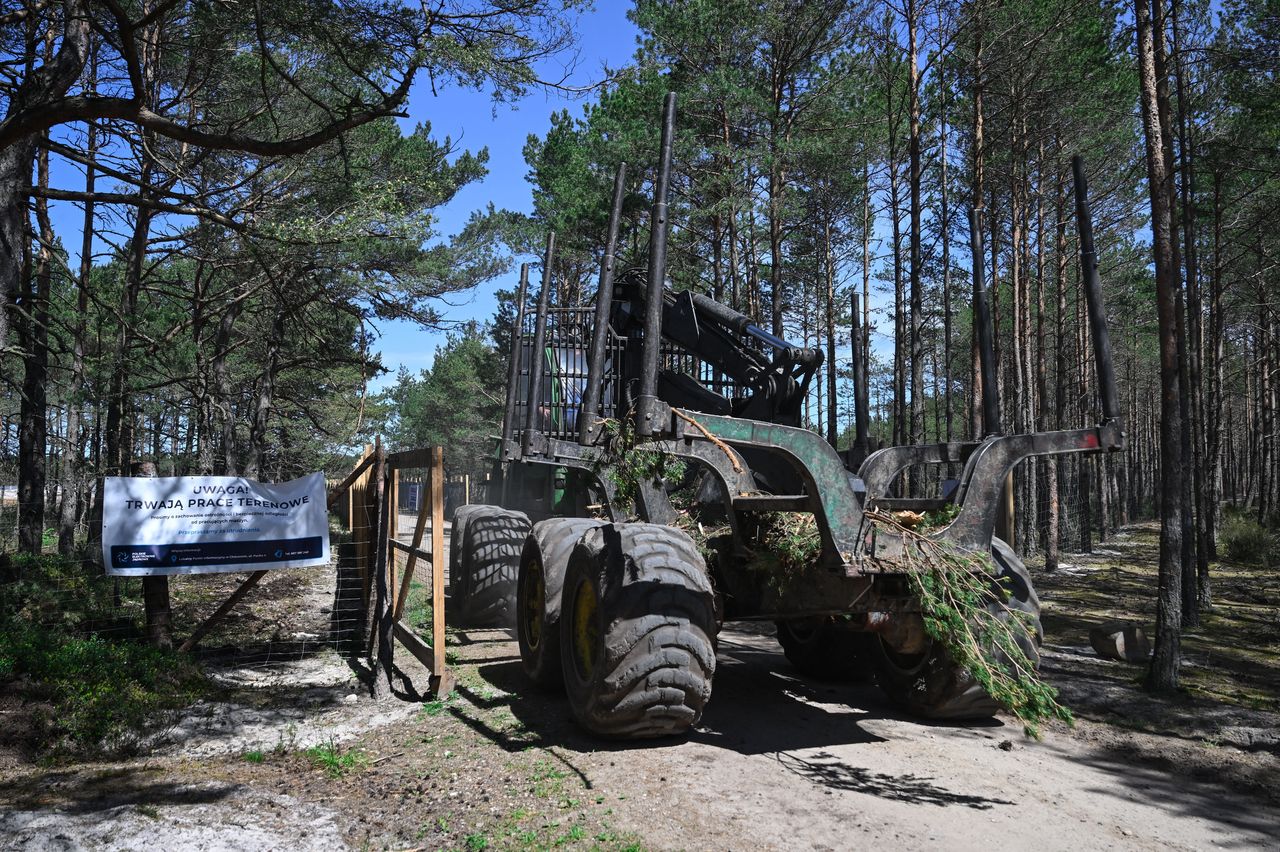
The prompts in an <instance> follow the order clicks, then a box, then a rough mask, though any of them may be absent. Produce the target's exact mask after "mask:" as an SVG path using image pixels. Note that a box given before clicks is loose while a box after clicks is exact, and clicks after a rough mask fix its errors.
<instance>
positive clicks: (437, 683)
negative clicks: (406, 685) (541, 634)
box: [329, 439, 453, 695]
mask: <svg viewBox="0 0 1280 852" xmlns="http://www.w3.org/2000/svg"><path fill="white" fill-rule="evenodd" d="M443 460H444V453H443V450H442V449H441V448H440V447H429V448H423V449H417V450H405V451H403V452H397V453H387V452H385V451H384V450H383V448H382V442H381V439H379V440H378V442H377V443H376V444H375V445H374V446H366V447H365V452H364V455H363V456H362V457H361V458H360V460H359V461H358V462H357V463H356V466H355V468H354V469H353V470H352V471H351V473H349V474H348V475H347V476H346V478H345V479H343V480H342V482H340V483H339V484H338V485H336V486H335V487H334V488H333V490H331V491H330V492H329V508H330V509H331V510H338V511H341V510H344V509H345V512H344V514H345V516H346V521H347V528H348V529H349V530H350V531H351V537H352V545H351V546H352V550H353V554H354V556H355V559H356V562H357V564H358V565H359V569H360V578H361V583H362V587H363V600H364V606H365V612H368V611H369V604H370V603H372V604H373V612H372V618H371V620H370V630H369V634H368V639H367V642H366V644H365V654H366V656H368V657H369V658H370V663H371V665H374V666H375V667H376V675H375V677H376V679H377V680H378V681H379V682H381V679H382V678H385V679H386V683H387V685H388V686H390V685H391V683H392V676H393V671H394V666H395V649H396V645H397V643H398V644H399V645H401V646H402V647H403V648H404V649H405V650H406V651H408V652H409V653H410V654H412V655H413V656H414V657H415V658H416V659H417V660H418V662H420V663H421V664H422V665H423V666H424V667H426V669H427V671H428V672H429V673H430V682H429V689H430V692H431V693H432V694H433V695H444V694H447V693H448V692H449V691H450V690H451V689H452V688H453V676H452V673H450V671H449V669H448V664H447V662H446V660H445V629H444V628H445V610H444V602H445V601H444V571H445V564H446V559H447V555H446V553H445V550H444V484H445V477H444V461H443ZM408 470H415V471H422V472H425V477H423V476H421V475H420V476H417V477H415V480H416V482H415V487H419V488H421V486H423V485H425V488H421V491H422V492H425V493H418V494H417V495H416V499H415V500H413V501H412V503H411V505H413V507H414V508H416V510H417V512H416V518H415V519H414V523H413V533H412V537H411V541H410V542H407V543H406V542H403V541H401V540H400V532H401V531H400V515H401V511H400V509H401V499H400V498H401V494H400V485H401V476H402V473H403V472H404V471H408ZM424 479H425V482H424V481H423V480H424ZM344 498H345V499H344ZM428 530H429V531H430V535H431V547H430V550H426V549H424V548H423V546H422V544H423V538H424V537H425V536H426V534H427V532H428ZM402 565H403V567H402ZM419 565H425V566H426V567H427V568H428V570H429V572H430V573H429V575H428V582H427V583H426V584H424V585H425V586H426V587H427V588H429V589H430V618H429V622H430V629H431V638H430V641H427V640H425V639H424V638H423V637H421V636H419V635H418V633H417V632H416V630H415V629H414V626H413V625H412V624H410V623H408V622H407V621H406V619H405V609H406V605H407V603H408V600H409V595H410V593H411V591H412V589H413V588H414V578H415V573H416V572H417V569H418V566H419Z"/></svg>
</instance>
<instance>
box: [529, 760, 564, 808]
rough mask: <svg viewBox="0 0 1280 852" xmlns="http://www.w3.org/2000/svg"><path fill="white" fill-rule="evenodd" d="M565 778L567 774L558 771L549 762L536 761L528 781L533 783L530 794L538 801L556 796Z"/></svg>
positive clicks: (560, 770)
mask: <svg viewBox="0 0 1280 852" xmlns="http://www.w3.org/2000/svg"><path fill="white" fill-rule="evenodd" d="M567 777H568V774H567V773H566V772H565V771H564V770H563V769H558V768H557V767H556V766H555V764H553V763H551V761H549V760H537V761H535V762H534V764H533V772H532V773H531V776H530V780H531V781H533V787H532V789H531V791H530V792H532V793H533V795H535V796H537V797H538V798H540V799H547V798H550V797H551V796H558V795H559V794H560V790H561V788H562V787H563V786H564V779H565V778H567Z"/></svg>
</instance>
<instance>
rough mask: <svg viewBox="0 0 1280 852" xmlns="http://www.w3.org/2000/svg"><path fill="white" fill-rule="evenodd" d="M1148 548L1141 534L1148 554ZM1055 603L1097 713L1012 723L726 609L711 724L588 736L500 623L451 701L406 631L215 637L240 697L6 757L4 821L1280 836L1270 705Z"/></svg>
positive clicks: (350, 828)
mask: <svg viewBox="0 0 1280 852" xmlns="http://www.w3.org/2000/svg"><path fill="white" fill-rule="evenodd" d="M1147 546H1148V545H1147V544H1146V543H1145V541H1144V540H1142V539H1141V537H1139V538H1138V539H1136V540H1135V541H1133V542H1132V543H1131V547H1132V548H1133V549H1134V552H1132V553H1129V554H1127V555H1125V558H1134V559H1136V558H1137V557H1138V556H1139V555H1141V553H1140V552H1145V548H1146V547H1147ZM1117 552H1118V551H1117ZM1108 558H1111V557H1110V554H1103V555H1102V556H1101V557H1099V556H1098V555H1097V554H1095V558H1094V559H1093V560H1091V561H1087V562H1082V563H1081V564H1079V565H1074V566H1073V568H1072V571H1071V572H1060V576H1059V577H1056V578H1045V580H1046V581H1045V582H1043V583H1042V584H1041V585H1042V588H1044V592H1043V594H1044V595H1045V597H1046V600H1047V602H1048V603H1049V607H1050V612H1053V611H1054V607H1055V606H1057V605H1059V604H1061V603H1064V602H1065V601H1067V600H1068V599H1069V597H1070V593H1071V590H1072V588H1073V586H1072V584H1073V583H1077V582H1081V583H1083V582H1085V581H1088V582H1089V583H1091V584H1092V585H1091V586H1090V588H1092V587H1094V586H1098V585H1102V586H1105V584H1106V582H1107V581H1108V577H1109V576H1110V572H1111V570H1112V566H1111V565H1110V564H1109V562H1108ZM317 582H318V581H317ZM1055 595H1059V597H1055ZM316 597H317V599H321V598H323V595H318V596H316ZM1139 615H1140V614H1139ZM1048 621H1049V624H1050V630H1049V633H1048V636H1047V644H1046V659H1045V671H1046V673H1047V675H1048V676H1049V678H1050V679H1051V681H1052V682H1054V683H1055V684H1057V685H1058V686H1060V687H1061V688H1062V690H1063V694H1064V696H1065V697H1066V698H1067V700H1068V702H1069V703H1070V704H1071V705H1072V706H1073V707H1074V708H1075V709H1076V711H1077V713H1078V715H1080V717H1081V719H1080V721H1079V722H1078V723H1077V725H1076V727H1075V728H1073V729H1067V728H1065V727H1053V728H1051V729H1049V730H1047V731H1045V733H1044V738H1043V740H1041V741H1035V740H1030V739H1027V738H1026V737H1025V736H1024V735H1023V734H1022V731H1021V728H1020V727H1019V726H1017V725H1016V724H1014V723H1012V722H1011V721H1009V720H1004V721H1001V720H995V721H992V722H989V723H987V724H984V725H976V726H954V725H924V724H920V723H918V722H915V721H911V720H909V719H906V718H904V717H903V716H901V715H900V714H898V713H896V712H895V711H894V710H893V709H892V708H890V707H889V706H888V705H887V704H886V703H885V702H884V701H883V699H882V698H881V696H880V693H879V692H878V690H877V689H876V688H875V687H874V686H872V685H870V684H835V683H823V682H819V681H814V680H810V679H806V678H803V677H800V676H798V675H797V674H796V673H795V672H794V671H793V670H791V669H790V668H789V667H788V665H787V663H786V661H785V659H784V658H783V656H782V654H781V651H780V649H779V647H778V645H777V643H776V642H775V641H774V639H773V637H772V635H771V634H772V627H771V626H759V627H754V628H753V626H751V625H738V626H731V627H730V628H729V629H727V630H726V631H725V632H724V633H723V634H722V635H721V640H720V659H719V669H718V672H717V675H716V682H715V692H714V695H713V698H712V702H711V704H710V706H709V708H708V710H707V713H706V715H705V717H704V719H703V722H702V724H701V725H700V726H699V727H698V729H697V730H696V731H695V732H693V733H692V734H691V735H690V736H688V737H687V738H684V739H680V740H671V741H662V742H655V743H647V744H624V745H619V744H609V743H601V742H599V741H596V740H593V739H591V738H589V737H587V736H585V735H584V734H582V733H581V732H580V731H579V730H578V729H577V728H576V727H575V726H574V725H573V724H572V722H571V721H570V719H569V711H568V707H567V705H566V702H565V699H564V697H563V696H561V695H555V694H545V693H539V692H536V691H531V690H529V689H528V687H527V685H526V683H525V681H524V679H523V676H522V673H521V671H520V664H519V659H518V652H517V650H516V646H515V643H514V641H512V640H511V637H510V636H509V635H508V634H506V633H505V632H503V631H465V632H456V633H454V634H453V636H452V638H453V655H454V665H455V670H456V672H457V675H458V688H457V690H456V692H455V693H454V694H453V695H452V696H451V697H449V698H448V699H447V700H442V701H424V700H423V699H422V697H421V696H420V695H419V694H418V690H419V689H422V688H424V685H425V673H424V672H422V670H421V669H419V668H417V666H416V663H414V662H413V661H412V659H411V658H410V657H409V656H408V655H407V654H401V655H400V656H399V657H398V658H397V662H398V663H400V664H402V665H403V667H404V668H403V672H402V675H403V676H402V677H400V678H398V679H397V681H396V684H395V691H394V693H393V694H392V695H389V696H387V697H385V698H383V699H380V700H374V699H372V698H370V697H369V695H368V691H367V689H365V688H364V687H363V686H362V685H361V681H360V680H359V678H360V677H361V676H362V675H364V674H365V673H364V672H362V671H361V670H360V668H359V666H358V665H357V666H355V667H354V668H353V667H352V666H350V665H348V664H347V663H346V662H345V661H343V660H342V659H341V658H339V657H338V656H337V655H336V654H335V653H333V652H332V651H328V652H315V653H312V652H310V651H309V652H308V653H305V654H299V655H296V656H295V657H294V658H292V659H291V658H288V656H287V655H281V656H278V657H275V658H272V660H271V663H270V665H264V664H261V663H251V664H248V663H246V662H245V661H244V660H237V659H235V658H234V657H232V658H226V659H217V660H211V661H210V662H209V663H208V668H209V671H210V673H211V675H213V676H214V677H215V678H220V679H222V681H223V682H224V683H225V684H227V685H228V693H227V694H226V696H225V700H222V701H220V702H213V703H209V704H205V705H201V706H200V707H198V708H194V709H193V711H192V712H191V713H190V714H188V716H187V717H186V718H185V719H184V720H183V721H182V722H181V723H180V724H179V725H178V726H177V727H175V729H174V730H173V731H172V732H170V735H169V736H168V737H167V739H166V742H164V743H162V744H158V746H157V748H156V750H155V751H154V752H153V753H152V754H151V755H150V756H149V757H147V758H146V759H139V760H133V761H125V762H120V763H113V764H94V765H88V766H85V765H80V766H64V767H53V768H49V767H40V766H38V765H31V764H27V765H23V766H21V767H17V768H15V769H14V770H13V771H9V772H5V773H4V774H3V777H0V802H2V803H3V804H0V837H5V838H7V839H8V840H9V841H10V842H14V843H16V845H17V846H19V847H24V848H33V849H80V848H91V849H99V848H102V849H116V848H120V849H133V848H141V847H144V846H145V847H148V848H163V849H311V848H315V849H320V848H324V849H333V848H339V847H341V846H343V845H346V846H350V847H352V848H392V849H410V848H424V849H437V848H460V849H468V848H469V849H482V848H551V847H558V846H573V847H581V848H652V849H844V848H852V847H854V846H859V845H863V844H874V845H878V846H881V847H888V848H891V849H981V850H991V849H1028V848H1035V849H1040V850H1053V849H1073V850H1074V849H1122V850H1126V849H1141V850H1145V849H1152V850H1154V849H1205V848H1213V847H1223V848H1267V847H1276V846H1278V845H1280V746H1278V745H1277V743H1276V740H1275V739H1274V733H1275V731H1276V730H1277V729H1278V728H1280V725H1278V724H1277V722H1280V716H1277V714H1276V713H1275V712H1273V708H1272V707H1271V706H1270V705H1265V703H1264V704H1261V705H1259V704H1257V702H1256V701H1255V705H1256V706H1253V707H1242V706H1240V705H1238V704H1232V703H1230V702H1227V701H1223V700H1220V699H1217V698H1215V697H1214V696H1211V695H1208V694H1200V693H1193V694H1189V695H1185V696H1181V697H1178V698H1176V699H1161V700H1157V699H1152V698H1150V697H1147V696H1145V695H1144V694H1142V693H1141V692H1140V691H1139V690H1138V688H1137V686H1136V683H1135V681H1136V680H1137V679H1138V678H1139V677H1140V675H1141V673H1142V668H1141V667H1140V666H1131V665H1125V664H1121V663H1107V662H1104V661H1101V660H1098V659H1097V658H1096V657H1095V656H1093V655H1092V653H1091V652H1088V651H1087V650H1086V648H1087V638H1086V639H1083V640H1082V639H1081V637H1080V635H1079V630H1080V629H1081V627H1082V626H1083V625H1084V623H1085V622H1080V623H1076V622H1074V621H1070V620H1068V619H1066V618H1065V616H1064V617H1063V618H1062V619H1058V620H1055V619H1052V618H1051V619H1049V620H1048ZM1264 622H1265V619H1264ZM1271 623H1274V622H1271ZM305 628H306V625H302V629H305ZM1192 664H1193V665H1195V664H1196V660H1195V659H1194V658H1193V659H1192ZM317 744H321V745H322V746H323V745H327V746H330V747H331V751H332V753H334V754H338V755H347V756H349V760H350V765H349V766H347V767H345V768H344V769H342V770H339V771H338V772H335V773H328V772H326V771H324V770H323V768H322V767H321V766H318V765H316V761H315V759H314V757H313V756H309V755H308V752H307V748H308V747H312V746H315V745H317Z"/></svg>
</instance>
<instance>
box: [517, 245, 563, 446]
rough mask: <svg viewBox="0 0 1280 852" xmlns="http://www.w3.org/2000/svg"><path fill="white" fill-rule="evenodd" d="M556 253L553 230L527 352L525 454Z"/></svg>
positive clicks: (539, 381)
mask: <svg viewBox="0 0 1280 852" xmlns="http://www.w3.org/2000/svg"><path fill="white" fill-rule="evenodd" d="M555 254H556V233H555V231H552V232H551V233H549V234H547V250H546V253H545V254H543V256H542V292H540V293H538V314H537V319H536V320H535V321H534V325H533V351H532V352H530V353H529V397H528V405H526V406H525V412H524V435H523V436H522V440H521V442H520V447H521V449H522V450H523V451H524V454H525V455H528V454H529V451H530V450H531V449H532V447H533V432H534V430H535V429H536V428H537V426H538V409H539V405H538V403H539V401H540V400H539V396H540V395H541V393H542V364H543V361H544V360H545V359H546V355H544V354H543V352H542V349H543V347H544V346H546V341H547V310H548V306H549V305H550V304H551V262H552V261H553V260H554V259H555Z"/></svg>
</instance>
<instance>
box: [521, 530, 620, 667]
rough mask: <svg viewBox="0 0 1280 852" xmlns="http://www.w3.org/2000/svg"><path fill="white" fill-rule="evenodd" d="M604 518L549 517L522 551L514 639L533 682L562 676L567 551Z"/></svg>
mask: <svg viewBox="0 0 1280 852" xmlns="http://www.w3.org/2000/svg"><path fill="white" fill-rule="evenodd" d="M602 523H604V521H599V520H596V519H594V518H551V519H550V520H546V521H539V522H538V523H536V524H534V525H533V529H532V530H530V531H529V535H528V537H527V538H526V539H525V541H524V552H523V553H522V554H521V555H520V576H519V578H518V580H517V584H516V639H517V641H518V642H519V643H520V662H521V663H522V664H523V665H524V671H525V674H527V675H528V676H529V678H530V679H531V680H533V682H534V683H536V684H537V685H539V686H542V687H547V688H558V687H560V686H562V685H563V683H564V681H563V679H562V677H561V674H560V593H561V590H562V589H563V588H564V573H565V569H566V568H568V566H569V554H571V553H572V552H573V548H574V546H576V545H577V543H578V539H580V538H582V534H583V533H585V532H586V531H587V530H589V529H591V528H592V527H597V526H599V525H600V524H602Z"/></svg>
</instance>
